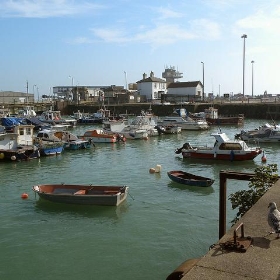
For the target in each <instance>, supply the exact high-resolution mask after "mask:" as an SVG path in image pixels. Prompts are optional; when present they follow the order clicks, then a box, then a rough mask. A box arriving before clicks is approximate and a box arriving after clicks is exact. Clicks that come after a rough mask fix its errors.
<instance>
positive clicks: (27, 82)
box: [26, 80, 28, 103]
mask: <svg viewBox="0 0 280 280" xmlns="http://www.w3.org/2000/svg"><path fill="white" fill-rule="evenodd" d="M26 103H28V80H27V81H26Z"/></svg>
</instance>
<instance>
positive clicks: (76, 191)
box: [32, 184, 128, 206]
mask: <svg viewBox="0 0 280 280" xmlns="http://www.w3.org/2000/svg"><path fill="white" fill-rule="evenodd" d="M32 189H33V191H34V192H35V193H36V194H38V195H39V196H40V198H42V199H45V200H48V201H51V202H58V203H68V204H82V205H108V206H118V205H119V204H121V203H122V202H123V201H125V199H126V197H127V194H128V187H127V186H93V185H67V184H60V185H59V184H49V185H37V186H33V188H32Z"/></svg>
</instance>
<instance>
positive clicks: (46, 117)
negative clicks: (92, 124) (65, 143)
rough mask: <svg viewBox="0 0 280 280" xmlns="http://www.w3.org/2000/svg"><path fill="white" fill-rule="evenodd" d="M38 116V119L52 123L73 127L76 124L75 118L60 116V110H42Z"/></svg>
mask: <svg viewBox="0 0 280 280" xmlns="http://www.w3.org/2000/svg"><path fill="white" fill-rule="evenodd" d="M38 118H39V120H40V121H42V122H45V123H48V124H52V125H64V126H65V127H74V126H76V125H77V120H75V119H73V118H69V119H65V118H62V117H61V113H60V111H53V110H48V111H45V112H43V113H42V114H41V116H39V117H38Z"/></svg>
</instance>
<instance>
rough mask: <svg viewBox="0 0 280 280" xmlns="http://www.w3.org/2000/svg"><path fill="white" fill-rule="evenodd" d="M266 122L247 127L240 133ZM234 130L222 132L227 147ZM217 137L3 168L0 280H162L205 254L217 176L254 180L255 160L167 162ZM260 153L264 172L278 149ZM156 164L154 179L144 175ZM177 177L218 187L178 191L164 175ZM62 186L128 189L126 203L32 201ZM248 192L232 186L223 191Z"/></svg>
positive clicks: (71, 154)
mask: <svg viewBox="0 0 280 280" xmlns="http://www.w3.org/2000/svg"><path fill="white" fill-rule="evenodd" d="M263 122H264V121H250V120H247V121H246V123H245V128H247V127H248V128H255V127H257V126H259V125H260V124H263ZM89 128H92V127H90V126H80V127H78V128H76V129H75V130H74V132H75V133H76V134H79V135H81V134H83V132H84V131H85V130H86V129H89ZM240 129H241V128H237V127H226V128H223V131H224V132H226V133H227V134H228V136H229V137H231V138H232V137H233V136H234V135H235V134H236V133H238V132H240ZM216 130H217V128H212V129H211V130H210V131H204V132H195V131H194V132H190V131H183V133H182V134H181V135H163V136H160V137H153V138H150V139H148V140H147V141H145V140H130V141H129V140H128V141H127V142H126V143H117V144H99V145H98V144H96V147H95V148H93V149H91V150H81V151H64V152H63V154H61V155H59V156H57V157H45V158H41V159H39V160H32V161H29V162H18V163H5V164H4V163H2V164H0V172H1V194H0V220H1V230H0V248H1V254H0V278H1V279H21V280H31V279H40V280H45V279H63V280H64V279H65V280H66V279H67V280H72V279H73V280H74V279H83V280H87V279H99V280H100V279H102V280H107V279H108V280H109V279H114V280H118V279H119V280H120V279H122V280H123V279H134V280H138V279H139V280H140V279H153V280H154V279H165V278H166V277H167V275H168V274H170V273H171V272H172V271H173V270H174V269H175V268H176V267H177V266H179V264H180V263H182V262H183V261H185V260H187V259H190V258H196V257H201V256H202V255H204V254H205V253H207V251H208V248H209V246H210V245H211V244H213V243H215V242H216V241H217V240H218V217H219V213H218V211H219V172H220V170H225V169H228V170H238V171H242V172H251V171H253V170H254V169H255V168H256V167H257V166H258V165H260V164H261V156H258V157H257V158H256V159H255V160H254V161H250V162H239V163H238V162H232V163H231V162H213V161H211V162H207V161H206V162H205V161H203V162H201V161H196V162H193V161H189V160H183V159H182V157H181V156H180V155H176V154H175V153H174V150H175V149H176V148H178V147H181V146H182V144H183V143H185V142H190V143H194V144H197V143H200V144H204V143H205V142H207V143H209V145H212V143H213V142H214V141H213V138H212V137H211V136H210V133H211V131H216ZM264 149H265V151H266V155H267V159H268V161H267V163H278V162H279V157H278V144H276V145H275V144H274V145H272V146H269V145H266V147H264ZM157 164H160V165H161V166H162V171H161V173H159V174H150V173H149V169H150V168H152V167H155V166H156V165H157ZM175 169H177V170H179V169H180V170H186V171H189V172H191V173H195V174H199V175H203V176H206V177H211V178H214V179H215V180H216V181H215V183H214V185H213V186H212V187H210V188H195V187H182V186H181V185H178V184H176V183H172V182H171V181H170V179H169V178H168V176H167V174H166V172H167V171H168V170H175ZM62 182H64V183H71V184H75V183H76V184H104V185H111V184H114V185H127V186H129V196H128V198H127V200H126V202H125V203H123V204H121V205H120V206H119V207H100V206H99V207H94V206H93V207H91V206H73V205H72V206H70V205H63V204H53V203H50V202H45V201H42V200H39V198H38V197H35V195H34V193H33V192H32V190H31V188H32V186H33V185H37V184H46V183H62ZM245 186H247V182H237V181H229V183H228V190H229V192H231V191H236V190H238V189H240V188H243V187H245ZM24 192H26V193H28V195H29V198H28V199H26V200H23V199H21V194H22V193H24ZM227 208H228V221H230V220H231V218H232V217H233V216H234V213H233V212H232V211H231V207H230V205H229V203H228V207H227ZM229 226H230V225H228V227H229Z"/></svg>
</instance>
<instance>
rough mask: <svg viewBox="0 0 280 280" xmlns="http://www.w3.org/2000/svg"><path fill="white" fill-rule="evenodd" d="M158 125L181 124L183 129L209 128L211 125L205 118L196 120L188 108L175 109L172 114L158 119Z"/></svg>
mask: <svg viewBox="0 0 280 280" xmlns="http://www.w3.org/2000/svg"><path fill="white" fill-rule="evenodd" d="M157 124H158V125H161V126H170V125H177V126H180V127H181V129H182V130H206V129H209V125H208V123H207V122H206V120H205V119H198V120H194V119H192V118H191V117H190V116H188V114H187V112H186V109H184V108H181V109H177V110H175V111H174V113H173V114H172V115H171V116H166V117H164V118H161V119H159V120H158V121H157Z"/></svg>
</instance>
